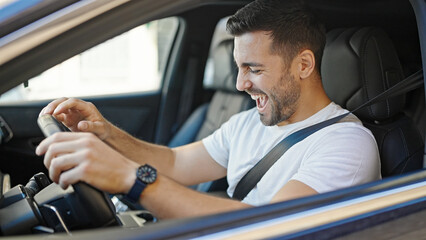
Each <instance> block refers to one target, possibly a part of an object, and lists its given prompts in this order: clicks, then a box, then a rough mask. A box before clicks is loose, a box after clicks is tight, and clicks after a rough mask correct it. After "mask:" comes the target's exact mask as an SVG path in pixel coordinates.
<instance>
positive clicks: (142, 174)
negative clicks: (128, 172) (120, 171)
mask: <svg viewBox="0 0 426 240" xmlns="http://www.w3.org/2000/svg"><path fill="white" fill-rule="evenodd" d="M137 176H138V178H139V179H140V180H141V181H142V182H144V183H147V184H149V183H153V182H154V181H155V180H156V179H157V170H155V168H153V167H151V166H149V165H148V164H145V165H143V166H142V167H140V168H138V173H137Z"/></svg>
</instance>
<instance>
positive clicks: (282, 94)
mask: <svg viewBox="0 0 426 240" xmlns="http://www.w3.org/2000/svg"><path fill="white" fill-rule="evenodd" d="M267 96H268V98H269V104H270V116H269V117H268V116H266V115H265V114H259V115H260V121H261V122H262V123H263V125H265V126H273V125H276V124H278V123H280V122H283V121H286V120H288V119H289V118H290V117H291V116H292V115H293V114H294V113H295V112H296V109H297V104H298V100H299V97H300V84H299V83H298V82H297V81H296V79H295V78H294V76H292V75H291V74H290V72H289V71H287V72H286V73H284V74H283V75H281V77H280V81H279V84H278V85H277V86H274V87H273V88H272V89H271V91H270V93H269V94H267Z"/></svg>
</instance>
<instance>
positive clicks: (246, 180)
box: [232, 69, 423, 201]
mask: <svg viewBox="0 0 426 240" xmlns="http://www.w3.org/2000/svg"><path fill="white" fill-rule="evenodd" d="M422 84H423V70H422V69H421V70H419V71H417V72H416V73H414V74H412V75H410V76H409V77H407V78H406V79H404V80H402V81H401V82H399V83H397V84H395V85H394V86H392V87H391V88H389V89H387V90H386V91H384V92H382V93H381V94H379V95H377V96H375V97H374V98H372V99H370V100H369V101H367V102H365V103H363V104H361V105H360V106H359V107H357V108H356V109H355V110H352V111H350V112H347V113H344V114H342V115H339V116H337V117H334V118H331V119H328V120H325V121H323V122H320V123H317V124H314V125H312V126H309V127H306V128H303V129H301V130H299V131H297V132H294V133H292V134H290V135H289V136H287V137H286V138H284V139H283V140H281V141H280V142H279V143H278V144H277V145H276V146H275V147H274V148H272V149H271V151H269V152H268V153H267V154H266V155H265V156H264V157H263V158H262V159H261V160H260V161H259V162H258V163H257V164H256V165H254V167H253V168H252V169H250V170H249V171H248V172H247V173H246V175H244V177H243V178H242V179H241V180H240V182H238V184H237V186H236V187H235V191H234V194H233V196H232V198H233V199H236V200H240V201H241V200H243V199H244V198H245V197H246V196H247V194H248V193H249V192H250V191H251V190H252V189H253V188H254V187H255V186H256V184H257V183H258V182H259V181H260V179H261V178H262V177H263V175H265V173H266V172H267V171H268V170H269V169H270V168H271V167H272V165H274V163H275V162H276V161H277V160H278V159H279V158H280V157H281V156H282V155H283V154H284V153H285V152H286V151H287V150H288V149H290V148H291V147H292V146H293V145H295V144H296V143H298V142H300V141H302V140H303V139H305V138H307V137H308V136H310V135H311V134H313V133H315V132H316V131H318V130H320V129H322V128H324V127H327V126H330V125H332V124H334V123H336V122H338V121H339V120H341V119H343V118H344V117H346V116H348V115H349V114H351V113H353V112H356V111H358V110H359V109H361V108H363V107H366V106H370V105H373V104H375V103H377V102H380V101H383V100H385V99H387V98H390V97H394V96H398V95H400V94H403V93H406V92H409V91H411V90H414V89H416V88H418V87H420V86H421V85H422Z"/></svg>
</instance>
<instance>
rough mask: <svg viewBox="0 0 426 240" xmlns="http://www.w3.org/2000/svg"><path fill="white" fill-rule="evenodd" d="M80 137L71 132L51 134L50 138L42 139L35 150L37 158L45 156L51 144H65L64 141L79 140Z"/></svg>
mask: <svg viewBox="0 0 426 240" xmlns="http://www.w3.org/2000/svg"><path fill="white" fill-rule="evenodd" d="M81 137H82V136H81V135H79V133H72V132H58V133H55V134H53V135H52V136H50V137H47V138H46V139H44V140H43V141H42V142H41V143H40V144H39V145H38V146H37V148H36V154H37V155H38V156H41V155H43V154H46V152H47V151H48V149H49V146H50V145H52V144H53V143H59V142H66V141H72V140H76V139H79V138H81Z"/></svg>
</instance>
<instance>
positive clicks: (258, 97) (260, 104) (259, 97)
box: [250, 94, 269, 112]
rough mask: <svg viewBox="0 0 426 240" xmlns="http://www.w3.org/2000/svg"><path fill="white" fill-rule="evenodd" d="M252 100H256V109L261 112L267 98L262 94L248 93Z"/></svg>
mask: <svg viewBox="0 0 426 240" xmlns="http://www.w3.org/2000/svg"><path fill="white" fill-rule="evenodd" d="M250 96H251V98H252V99H253V100H255V101H256V106H257V110H258V111H259V112H263V111H264V110H265V108H266V105H267V104H268V101H269V98H268V96H266V95H264V94H256V95H254V94H253V95H250Z"/></svg>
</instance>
